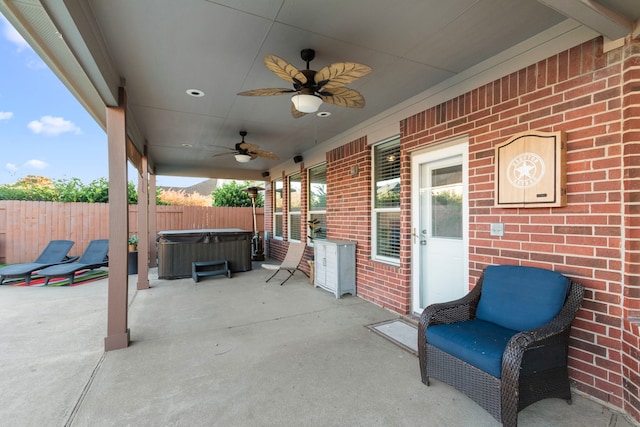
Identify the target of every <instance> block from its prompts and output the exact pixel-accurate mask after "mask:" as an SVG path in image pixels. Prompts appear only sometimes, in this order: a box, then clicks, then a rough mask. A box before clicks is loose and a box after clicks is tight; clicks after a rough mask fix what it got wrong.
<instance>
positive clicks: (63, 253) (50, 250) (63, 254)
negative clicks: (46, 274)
mask: <svg viewBox="0 0 640 427" xmlns="http://www.w3.org/2000/svg"><path fill="white" fill-rule="evenodd" d="M71 246H73V242H72V241H71V240H52V241H50V242H49V244H48V245H47V247H45V248H44V250H43V251H42V253H41V254H40V256H39V257H38V259H36V260H35V261H34V262H25V263H21V264H12V265H7V266H5V267H2V268H0V285H1V284H2V282H3V281H4V279H5V278H7V277H24V278H25V282H26V284H27V285H28V284H29V283H31V273H33V272H34V271H37V270H40V269H42V268H45V267H49V266H51V265H56V264H60V263H64V262H69V261H73V260H75V259H78V257H73V258H69V257H67V253H68V252H69V250H70V249H71Z"/></svg>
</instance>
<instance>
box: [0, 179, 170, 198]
mask: <svg viewBox="0 0 640 427" xmlns="http://www.w3.org/2000/svg"><path fill="white" fill-rule="evenodd" d="M127 193H128V194H127V197H128V201H129V204H133V205H135V204H137V203H138V192H137V191H136V186H135V185H134V184H133V182H129V183H128V184H127ZM0 200H28V201H43V202H83V203H107V202H109V181H108V180H107V179H106V178H99V179H96V180H93V181H91V183H89V184H88V185H84V184H83V183H82V182H81V181H80V180H79V179H78V178H71V179H59V180H56V181H52V180H51V179H49V178H46V177H43V176H34V175H29V176H27V177H26V178H23V179H20V180H18V181H17V182H15V183H13V184H5V185H0ZM156 200H157V197H156Z"/></svg>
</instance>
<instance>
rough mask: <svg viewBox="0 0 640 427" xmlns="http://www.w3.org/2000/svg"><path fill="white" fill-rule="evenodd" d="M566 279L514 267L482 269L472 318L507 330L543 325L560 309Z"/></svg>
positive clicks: (560, 275) (533, 327) (566, 288)
mask: <svg viewBox="0 0 640 427" xmlns="http://www.w3.org/2000/svg"><path fill="white" fill-rule="evenodd" d="M568 289H569V279H568V278H566V277H565V276H563V275H562V274H559V273H556V272H555V271H551V270H544V269H541V268H536V267H522V266H515V265H494V266H489V267H487V268H486V270H485V272H484V279H483V282H482V294H481V296H480V301H479V302H478V309H477V311H476V317H477V318H478V319H481V320H486V321H487V322H492V323H495V324H497V325H500V326H502V327H504V328H507V329H513V330H516V331H526V330H531V329H535V328H537V327H539V326H542V325H544V324H545V323H547V322H549V321H550V320H551V319H553V318H554V317H555V316H556V314H558V312H559V311H560V309H561V308H562V305H563V304H564V301H565V299H566V296H567V291H568Z"/></svg>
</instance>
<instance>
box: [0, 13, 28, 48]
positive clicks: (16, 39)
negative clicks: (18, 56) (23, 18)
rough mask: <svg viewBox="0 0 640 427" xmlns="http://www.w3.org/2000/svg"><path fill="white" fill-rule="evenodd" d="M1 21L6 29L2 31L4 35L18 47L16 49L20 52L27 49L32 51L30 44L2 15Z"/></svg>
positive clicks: (0, 16)
mask: <svg viewBox="0 0 640 427" xmlns="http://www.w3.org/2000/svg"><path fill="white" fill-rule="evenodd" d="M0 21H2V24H3V27H4V28H3V30H2V35H3V36H4V38H6V39H7V40H9V41H10V42H11V43H13V44H15V45H16V47H17V48H18V52H22V51H23V50H25V49H31V47H30V46H29V43H27V41H26V40H25V39H23V38H22V36H21V35H20V33H18V32H17V31H16V29H15V28H13V26H12V25H11V24H10V23H9V21H7V19H6V18H5V17H4V16H2V15H0Z"/></svg>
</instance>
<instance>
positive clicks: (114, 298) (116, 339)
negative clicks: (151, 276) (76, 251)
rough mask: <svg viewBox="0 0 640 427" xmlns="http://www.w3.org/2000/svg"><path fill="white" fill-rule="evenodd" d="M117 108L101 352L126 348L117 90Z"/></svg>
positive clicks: (123, 155) (110, 130) (124, 198)
mask: <svg viewBox="0 0 640 427" xmlns="http://www.w3.org/2000/svg"><path fill="white" fill-rule="evenodd" d="M118 104H119V105H118V106H117V107H107V144H108V150H109V154H108V158H109V294H108V301H107V336H106V338H105V339H104V349H105V351H110V350H117V349H120V348H126V347H128V346H129V328H128V325H127V303H128V290H129V286H128V285H129V284H128V280H129V278H128V275H127V230H128V229H129V214H128V195H127V125H126V108H125V106H126V93H125V91H124V88H122V87H121V88H120V89H119V100H118Z"/></svg>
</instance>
